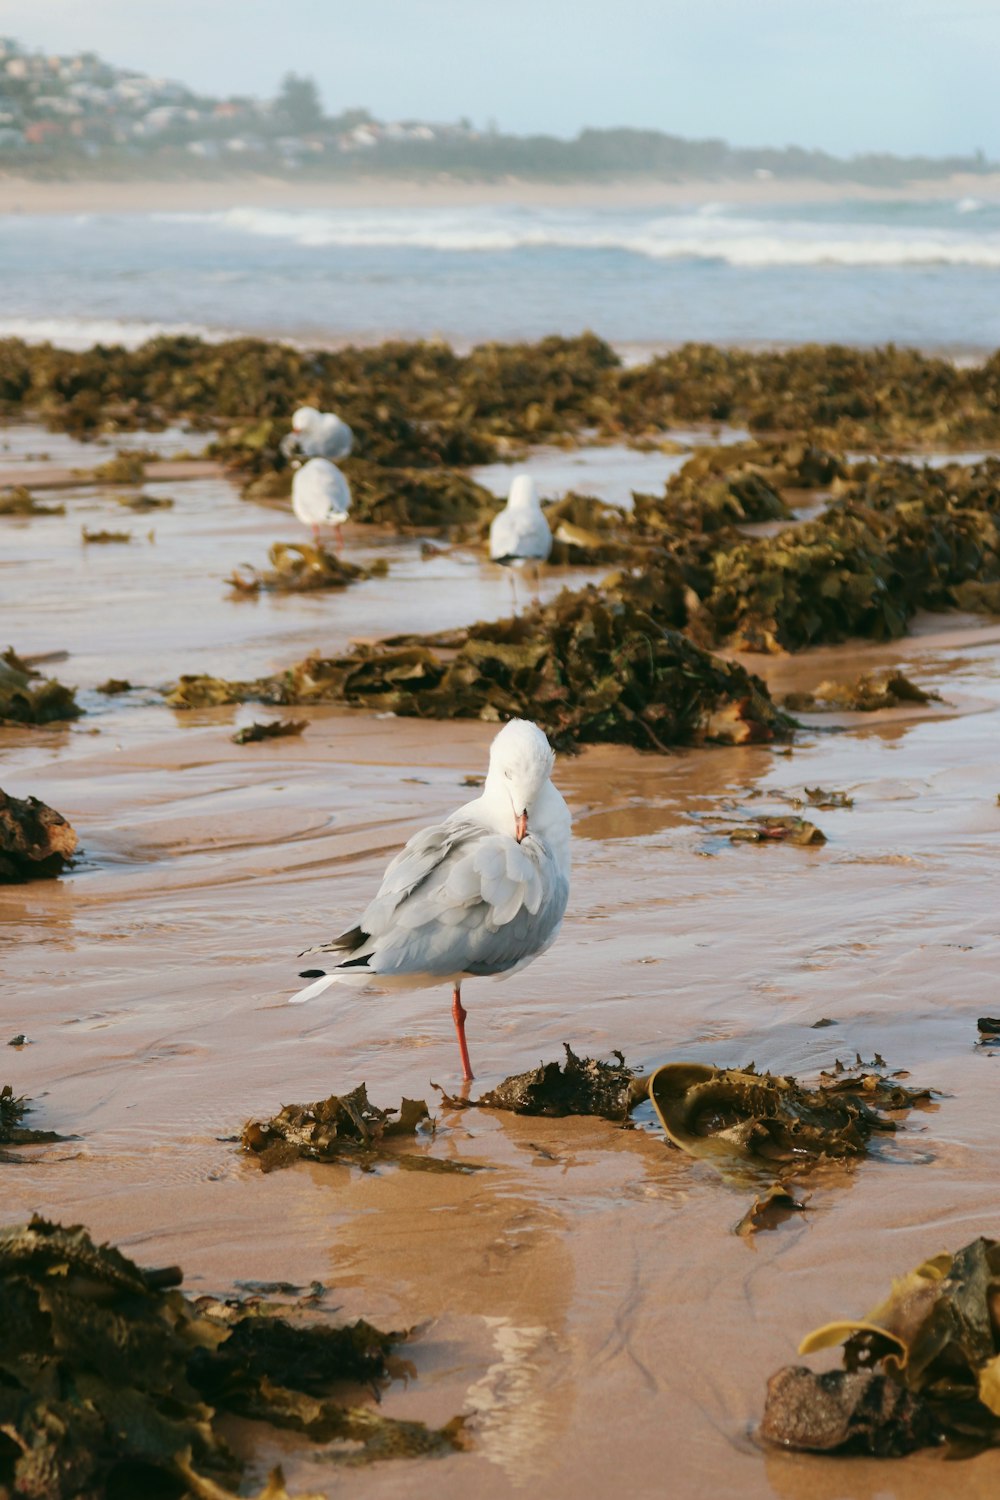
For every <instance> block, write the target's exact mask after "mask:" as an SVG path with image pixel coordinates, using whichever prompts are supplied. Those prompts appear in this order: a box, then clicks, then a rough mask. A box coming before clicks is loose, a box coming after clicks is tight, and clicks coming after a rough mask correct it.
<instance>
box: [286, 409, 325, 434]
mask: <svg viewBox="0 0 1000 1500" xmlns="http://www.w3.org/2000/svg"><path fill="white" fill-rule="evenodd" d="M318 416H319V412H318V411H317V410H316V408H315V406H300V407H299V409H298V411H293V412H292V431H293V432H305V430H306V428H307V427H311V426H312V424H313V423H314V422H315V420H316V418H317V417H318Z"/></svg>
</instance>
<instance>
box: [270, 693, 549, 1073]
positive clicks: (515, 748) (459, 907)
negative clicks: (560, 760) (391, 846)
mask: <svg viewBox="0 0 1000 1500" xmlns="http://www.w3.org/2000/svg"><path fill="white" fill-rule="evenodd" d="M554 764H555V756H554V755H553V753H552V750H551V748H550V746H549V742H548V740H547V739H546V738H545V735H544V734H543V733H542V731H541V730H540V729H539V728H538V726H537V725H536V724H532V723H530V722H529V721H528V720H527V719H512V720H511V722H510V723H509V724H505V725H504V727H503V729H501V731H500V733H499V734H498V735H497V736H496V738H495V739H494V741H493V744H492V746H491V748H490V767H489V773H488V775H487V777H486V784H485V786H484V788H483V793H482V796H481V797H476V798H475V799H474V800H473V801H472V802H467V803H466V804H465V806H464V807H460V808H459V809H458V811H457V812H453V813H452V814H451V815H450V816H449V817H448V818H446V819H445V821H444V822H443V823H437V824H435V825H434V826H433V827H431V828H425V829H424V830H423V832H422V833H418V834H415V835H414V837H413V838H412V839H411V840H410V842H409V843H408V844H407V845H406V847H405V849H403V850H402V851H401V852H400V853H399V854H397V855H396V858H395V859H394V860H393V861H392V863H391V864H390V865H389V867H388V869H387V870H386V872H385V875H384V876H383V877H382V884H381V886H380V887H379V892H378V895H377V896H376V897H375V899H374V901H373V902H372V903H371V905H370V906H369V907H368V910H367V911H366V912H365V914H364V916H363V917H362V918H361V921H360V922H359V923H358V925H357V926H356V927H352V928H351V929H350V931H349V932H345V933H344V934H343V936H342V937H339V938H336V939H335V940H334V941H333V942H332V943H324V944H322V945H321V946H320V947H318V948H311V949H308V950H307V952H310V953H335V954H337V955H339V957H340V962H339V963H338V964H337V965H336V967H335V968H334V969H333V971H332V972H329V973H328V972H326V971H324V970H322V969H306V970H305V971H304V972H303V973H302V974H301V975H300V978H302V979H312V980H314V981H315V983H313V984H310V985H308V986H307V988H306V989H304V990H300V991H299V992H298V994H297V995H293V996H292V1004H296V1003H298V1002H299V1001H303V1000H311V999H313V997H314V996H315V995H320V994H322V992H323V991H324V990H325V989H327V988H328V987H329V986H330V985H332V984H337V983H338V982H340V983H346V984H353V985H355V986H362V985H366V984H368V983H371V984H372V987H373V988H376V989H379V988H381V989H409V988H421V989H423V988H426V987H427V986H429V985H435V984H443V983H445V982H447V983H448V984H450V985H451V986H452V1010H451V1013H452V1018H453V1020H454V1022H455V1031H456V1034H457V1036H458V1048H459V1052H460V1054H461V1060H462V1072H463V1076H464V1077H465V1078H466V1079H469V1078H471V1077H472V1076H473V1074H472V1068H471V1066H470V1063H469V1050H468V1047H467V1046H466V1042H465V1016H466V1012H465V1009H464V1007H463V1005H462V980H463V979H468V978H471V977H473V976H476V977H478V976H480V975H499V974H513V973H514V972H515V971H516V970H518V969H523V968H524V967H525V965H526V964H530V963H531V961H532V959H534V958H537V957H538V956H539V954H540V953H544V952H545V950H546V949H547V948H548V947H549V946H550V944H552V943H553V942H554V941H555V939H556V937H557V935H558V933H559V928H560V926H561V925H562V919H563V913H564V912H565V910H566V901H567V898H568V896H569V863H570V851H569V843H570V817H569V810H568V808H567V806H566V803H565V802H564V801H563V798H562V796H561V794H560V793H559V792H558V791H557V790H556V788H555V787H554V786H553V785H552V782H551V780H550V779H549V778H550V776H551V774H552V768H553V765H554Z"/></svg>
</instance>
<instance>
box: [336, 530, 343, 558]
mask: <svg viewBox="0 0 1000 1500" xmlns="http://www.w3.org/2000/svg"><path fill="white" fill-rule="evenodd" d="M343 550H344V528H343V526H338V527H337V551H338V552H343Z"/></svg>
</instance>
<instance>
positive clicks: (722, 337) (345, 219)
mask: <svg viewBox="0 0 1000 1500" xmlns="http://www.w3.org/2000/svg"><path fill="white" fill-rule="evenodd" d="M998 294H1000V202H997V201H982V200H979V199H975V198H963V199H960V200H954V201H947V202H936V203H927V202H898V201H893V202H889V201H886V202H872V201H851V200H846V201H842V202H836V203H824V204H821V205H818V204H817V205H806V204H796V205H794V206H788V205H785V206H781V207H771V208H764V207H754V208H752V209H749V208H746V207H737V206H733V205H727V204H726V203H724V202H719V203H713V204H707V205H701V206H700V207H698V208H690V209H687V210H684V209H679V210H666V209H663V208H656V209H643V210H635V209H633V210H627V211H626V210H621V209H614V210H612V209H594V208H586V209H565V208H559V209H555V208H553V209H544V208H527V207H517V206H509V207H503V206H500V207H497V206H482V205H479V206H475V205H472V206H469V207H467V208H462V209H459V208H426V209H415V208H413V207H408V208H398V209H359V208H339V209H315V208H313V209H302V210H299V211H295V210H288V209H265V208H250V207H247V208H234V209H229V210H220V211H218V212H201V213H134V214H84V215H72V216H70V215H66V216H51V215H45V216H42V215H17V214H14V215H6V216H3V217H0V333H2V334H16V335H19V336H21V337H25V338H30V339H46V338H47V339H51V340H52V341H53V342H56V343H60V344H74V345H87V344H90V343H93V342H98V341H102V342H110V341H119V342H128V343H138V342H141V341H142V339H144V338H147V337H149V336H150V335H152V334H154V333H156V332H158V331H160V330H170V331H186V332H201V333H207V334H209V335H225V334H228V333H234V332H252V333H260V334H276V335H283V336H287V337H291V338H295V339H301V340H304V341H309V340H314V341H325V340H336V339H341V338H345V337H347V338H353V339H365V340H368V339H376V338H381V337H386V336H395V335H400V336H404V337H410V336H428V337H429V336H442V337H445V338H448V339H450V340H452V341H453V342H455V343H456V344H458V345H459V346H464V345H467V344H469V343H471V342H475V341H477V340H481V339H487V338H500V339H514V338H537V337H540V336H542V335H544V334H547V333H562V334H573V333H577V332H579V331H581V330H582V329H584V328H591V329H593V330H594V331H595V332H597V333H599V334H601V335H602V336H604V337H605V338H607V339H609V340H611V341H613V342H615V343H617V344H619V345H645V346H650V345H652V346H658V345H659V346H662V345H672V344H677V343H680V342H683V341H685V340H688V339H704V340H711V341H714V342H719V343H728V344H744V345H760V344H765V345H766V344H795V343H802V342H808V341H810V340H820V341H839V342H844V343H851V344H878V343H885V342H887V341H895V342H897V343H901V344H909V345H915V346H918V347H922V348H926V349H936V350H947V351H950V352H956V353H973V354H974V353H975V352H977V351H982V350H992V349H993V348H995V347H997V345H1000V295H998Z"/></svg>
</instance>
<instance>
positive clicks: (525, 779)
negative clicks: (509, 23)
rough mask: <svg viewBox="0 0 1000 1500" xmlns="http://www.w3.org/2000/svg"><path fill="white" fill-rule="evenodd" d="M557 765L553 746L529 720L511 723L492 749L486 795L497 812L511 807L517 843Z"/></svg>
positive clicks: (524, 831)
mask: <svg viewBox="0 0 1000 1500" xmlns="http://www.w3.org/2000/svg"><path fill="white" fill-rule="evenodd" d="M555 763H556V758H555V755H554V754H553V751H552V746H551V745H550V744H549V742H548V740H547V739H546V738H545V736H544V734H543V733H542V731H541V730H540V729H539V727H538V725H537V724H532V723H531V721H530V720H529V719H511V721H510V723H509V724H505V725H504V727H503V728H502V729H501V731H500V733H499V734H498V735H497V737H496V739H495V740H494V741H493V744H492V745H491V746H490V769H489V772H488V773H487V776H486V786H485V789H484V795H485V796H487V797H488V798H489V800H490V802H491V803H492V804H493V805H494V806H496V808H497V810H498V812H500V811H501V810H502V809H505V808H506V807H507V806H509V807H510V816H511V822H512V825H513V834H514V837H515V838H516V839H517V842H518V843H520V842H521V840H522V839H523V838H524V836H525V834H526V833H527V831H528V819H529V818H530V816H531V813H532V809H533V808H534V806H535V804H536V802H537V801H538V798H539V795H540V794H541V792H542V790H543V789H544V787H545V786H547V784H548V781H549V777H550V776H551V775H552V768H553V766H554V765H555Z"/></svg>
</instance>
